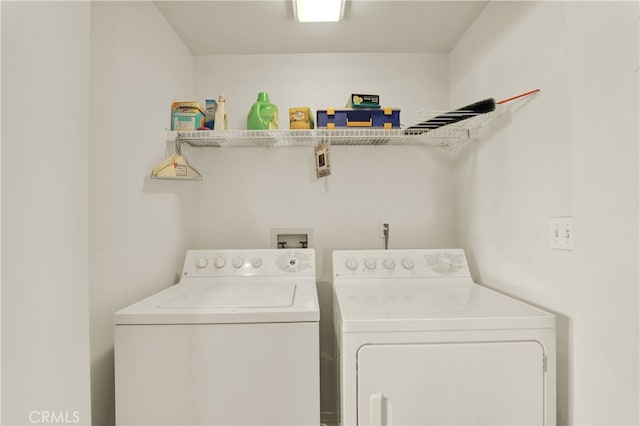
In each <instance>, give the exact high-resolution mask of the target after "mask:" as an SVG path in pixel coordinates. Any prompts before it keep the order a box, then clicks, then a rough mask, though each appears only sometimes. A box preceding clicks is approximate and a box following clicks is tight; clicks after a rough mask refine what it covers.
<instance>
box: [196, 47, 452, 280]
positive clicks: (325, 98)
mask: <svg viewBox="0 0 640 426" xmlns="http://www.w3.org/2000/svg"><path fill="white" fill-rule="evenodd" d="M448 80H449V77H448V63H447V55H446V54H295V55H206V56H196V58H195V93H196V98H197V100H199V101H204V99H206V98H217V95H218V93H219V92H224V94H225V96H226V99H227V102H226V104H227V110H228V115H229V129H246V122H247V113H248V112H249V109H250V108H251V105H252V104H253V103H254V102H255V101H256V97H257V94H258V92H261V91H266V92H268V93H269V96H270V99H271V102H273V103H274V104H276V105H277V106H278V108H279V117H280V121H279V125H280V128H281V129H288V128H289V114H288V113H289V108H290V107H298V106H308V107H310V108H311V109H312V110H313V111H316V110H317V109H325V108H328V107H333V108H340V107H342V106H344V104H345V102H346V100H347V97H348V95H349V93H355V92H365V93H367V92H373V93H378V94H380V97H381V102H382V104H383V105H385V106H390V107H397V108H400V109H401V115H400V118H401V122H402V123H403V124H405V125H409V124H414V123H415V122H416V112H417V111H418V110H420V109H422V108H427V109H428V110H446V109H447V108H448V107H449V90H448V87H449V86H448ZM189 152H190V153H191V154H190V157H189V158H190V160H191V162H192V163H193V164H194V166H196V167H197V168H198V170H199V171H200V172H201V173H202V174H203V175H204V181H203V182H202V185H200V186H199V187H198V194H199V195H198V197H197V203H198V205H197V208H196V210H195V212H194V213H195V214H194V216H193V219H194V220H193V225H194V226H196V227H197V233H196V234H195V235H194V237H195V239H194V245H195V246H198V247H211V248H225V247H226V248H228V247H232V248H233V247H261V248H264V247H269V246H270V237H271V229H272V228H296V227H302V228H313V237H314V248H315V249H316V251H317V254H318V264H319V272H320V274H319V279H320V280H329V279H330V277H331V264H330V263H331V262H330V260H331V259H330V254H331V250H333V249H339V248H383V240H382V239H381V238H380V235H379V232H378V228H379V220H380V219H381V218H389V219H391V221H392V226H391V238H390V247H395V248H400V247H425V246H428V247H442V246H449V245H450V244H451V242H452V236H453V216H452V206H453V204H452V202H453V198H452V194H451V183H450V179H449V156H448V154H447V153H444V152H442V151H438V150H435V149H432V150H430V149H425V148H424V147H406V146H404V147H385V146H377V147H341V146H335V147H332V148H331V152H330V155H329V158H330V163H331V169H332V175H331V176H329V177H328V178H323V179H317V178H316V176H315V166H314V164H315V162H314V156H313V149H312V148H311V147H308V148H292V149H269V148H248V149H210V148H209V149H207V148H197V149H192V150H190V151H189Z"/></svg>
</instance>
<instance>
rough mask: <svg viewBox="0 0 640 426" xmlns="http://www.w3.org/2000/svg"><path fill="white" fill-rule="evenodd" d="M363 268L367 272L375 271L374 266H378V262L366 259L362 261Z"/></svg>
mask: <svg viewBox="0 0 640 426" xmlns="http://www.w3.org/2000/svg"><path fill="white" fill-rule="evenodd" d="M364 266H365V268H367V269H369V270H372V269H376V266H378V262H376V260H375V259H367V260H365V261H364Z"/></svg>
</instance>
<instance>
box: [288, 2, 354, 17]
mask: <svg viewBox="0 0 640 426" xmlns="http://www.w3.org/2000/svg"><path fill="white" fill-rule="evenodd" d="M344 1H345V0H293V16H294V17H295V18H296V20H297V21H298V22H338V21H339V20H341V19H342V16H343V15H344Z"/></svg>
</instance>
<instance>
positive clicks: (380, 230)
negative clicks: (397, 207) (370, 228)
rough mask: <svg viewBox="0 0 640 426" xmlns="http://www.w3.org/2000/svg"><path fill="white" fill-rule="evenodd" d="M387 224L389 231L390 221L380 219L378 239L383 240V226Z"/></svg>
mask: <svg viewBox="0 0 640 426" xmlns="http://www.w3.org/2000/svg"><path fill="white" fill-rule="evenodd" d="M385 224H387V225H388V226H389V229H391V219H380V222H379V225H378V230H379V234H380V238H384V225H385Z"/></svg>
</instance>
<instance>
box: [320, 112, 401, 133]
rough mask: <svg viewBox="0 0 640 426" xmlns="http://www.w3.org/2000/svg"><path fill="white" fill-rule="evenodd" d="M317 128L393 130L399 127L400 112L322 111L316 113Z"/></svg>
mask: <svg viewBox="0 0 640 426" xmlns="http://www.w3.org/2000/svg"><path fill="white" fill-rule="evenodd" d="M316 122H317V124H318V128H319V129H320V128H327V129H334V128H336V127H377V128H383V129H393V128H398V127H400V110H399V109H393V108H380V109H370V108H357V109H333V108H328V109H322V110H318V112H317V120H316Z"/></svg>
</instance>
